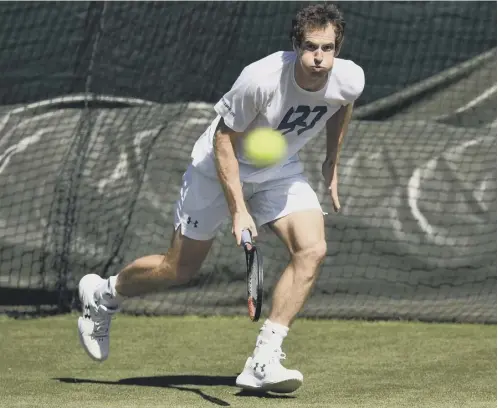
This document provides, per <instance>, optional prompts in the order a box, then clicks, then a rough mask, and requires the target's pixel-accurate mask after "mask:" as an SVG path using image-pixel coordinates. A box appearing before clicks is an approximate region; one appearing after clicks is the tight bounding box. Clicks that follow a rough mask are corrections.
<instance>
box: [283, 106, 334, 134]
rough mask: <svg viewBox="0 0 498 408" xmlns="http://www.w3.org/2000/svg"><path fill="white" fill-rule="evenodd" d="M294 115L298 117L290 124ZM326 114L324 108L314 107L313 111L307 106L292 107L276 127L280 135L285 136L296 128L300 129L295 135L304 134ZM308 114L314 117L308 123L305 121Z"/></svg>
mask: <svg viewBox="0 0 498 408" xmlns="http://www.w3.org/2000/svg"><path fill="white" fill-rule="evenodd" d="M294 113H295V114H299V116H297V117H296V118H295V119H294V120H293V121H291V122H290V121H289V120H290V118H291V117H292V115H293V114H294ZM326 113H327V107H326V106H315V107H314V108H313V110H311V108H310V107H309V106H305V105H299V106H298V107H297V108H296V109H294V107H292V108H290V109H289V110H288V111H287V113H286V114H285V116H284V118H283V119H282V122H280V125H278V128H277V130H280V131H282V133H283V134H284V135H285V134H287V133H289V132H292V131H294V129H295V128H296V126H297V127H300V128H301V129H299V130H298V131H297V134H298V135H300V134H301V133H303V132H306V131H307V130H310V129H311V128H313V126H315V125H316V123H317V122H318V121H319V120H320V119H321V118H322V116H323V115H325V114H326ZM310 114H313V115H314V117H313V118H312V119H311V120H310V121H309V123H308V121H307V120H306V119H308V116H309V115H310Z"/></svg>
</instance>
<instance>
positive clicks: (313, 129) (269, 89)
mask: <svg viewBox="0 0 498 408" xmlns="http://www.w3.org/2000/svg"><path fill="white" fill-rule="evenodd" d="M295 62H296V53H295V52H293V51H290V52H288V51H279V52H276V53H274V54H270V55H269V56H267V57H265V58H263V59H260V60H258V61H256V62H254V63H252V64H250V65H248V66H246V67H245V68H244V70H243V71H242V73H241V74H240V76H239V77H238V78H237V80H236V81H235V83H234V85H233V86H232V89H231V90H230V91H229V92H228V93H226V94H225V95H224V96H223V97H222V98H221V100H220V101H219V102H218V103H217V104H216V105H215V107H214V110H215V111H216V113H217V114H218V115H217V117H216V118H215V119H214V120H213V122H212V123H211V125H210V126H209V127H208V128H207V129H206V131H205V132H204V133H203V134H202V135H201V137H200V138H199V139H198V140H197V142H196V143H195V146H194V148H193V151H192V164H193V166H194V167H196V168H197V169H199V170H200V171H202V172H203V173H205V174H206V175H207V176H209V177H214V178H216V177H217V173H216V166H215V161H214V149H213V138H214V133H215V130H216V127H217V125H218V122H219V120H220V117H223V118H224V121H225V124H226V125H227V126H228V127H230V128H231V129H233V130H234V131H236V132H244V133H245V134H247V133H248V132H249V131H250V130H251V129H254V128H257V127H271V128H273V129H279V130H280V131H281V132H282V133H283V134H284V136H285V138H286V139H287V144H288V145H287V155H286V157H285V158H284V159H283V160H282V161H281V162H280V163H278V164H276V165H274V166H271V167H266V168H263V169H261V168H257V167H254V166H252V165H251V164H250V163H249V162H248V161H247V160H246V159H245V158H244V155H243V150H242V148H241V147H242V143H243V138H244V137H245V136H244V135H243V136H241V137H240V138H239V140H238V146H237V149H236V156H237V159H238V162H239V171H240V180H241V181H243V182H251V183H261V182H263V181H267V180H272V179H278V178H283V177H288V176H292V175H295V174H299V173H301V172H302V171H303V166H302V164H301V162H300V161H299V158H298V155H297V153H298V152H299V150H300V149H301V148H302V147H303V146H304V145H305V144H306V143H307V142H308V141H310V140H311V139H312V138H314V137H315V136H316V135H317V134H318V133H319V132H320V131H321V130H322V129H323V128H324V127H325V124H326V122H327V119H329V118H330V117H331V116H332V115H333V114H334V113H336V112H337V111H338V110H339V109H340V107H341V106H342V105H348V104H350V103H352V102H354V101H355V100H356V99H357V98H358V97H359V96H360V94H361V93H362V91H363V87H364V85H365V76H364V73H363V69H362V68H361V67H360V66H358V65H356V64H355V63H354V62H352V61H349V60H343V59H340V58H335V61H334V66H333V68H332V70H331V71H330V74H329V78H328V81H327V84H326V85H325V86H324V87H323V88H322V89H321V90H319V91H316V92H309V91H306V90H304V89H302V88H301V87H299V86H298V85H297V83H296V80H295V77H294V67H295Z"/></svg>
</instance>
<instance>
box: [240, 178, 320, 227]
mask: <svg viewBox="0 0 498 408" xmlns="http://www.w3.org/2000/svg"><path fill="white" fill-rule="evenodd" d="M255 190H256V191H255V193H254V194H253V195H252V196H251V197H250V198H249V200H248V204H249V207H250V210H251V214H252V216H253V218H254V221H255V222H256V225H257V226H258V227H259V226H261V225H264V224H268V223H270V222H272V221H275V220H278V219H280V218H283V217H286V216H287V215H290V214H294V213H299V212H303V211H305V212H307V211H310V210H311V211H313V212H319V213H320V214H323V212H322V206H321V205H320V202H319V200H318V197H317V195H316V193H315V191H314V190H313V188H312V187H311V186H310V184H309V183H308V180H307V179H306V178H305V177H304V176H303V175H296V176H292V177H287V178H284V179H279V180H271V181H266V182H264V183H262V184H260V185H257V186H256V188H255Z"/></svg>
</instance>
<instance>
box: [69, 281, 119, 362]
mask: <svg viewBox="0 0 498 408" xmlns="http://www.w3.org/2000/svg"><path fill="white" fill-rule="evenodd" d="M103 280H104V279H102V278H101V277H100V276H98V275H95V274H89V275H85V276H83V278H81V280H80V283H79V287H78V289H79V296H80V301H81V304H82V308H83V313H82V316H81V317H79V318H78V333H79V337H80V343H81V345H82V346H83V348H84V349H85V351H86V352H87V354H88V355H89V356H90V357H91V358H93V359H94V360H96V361H104V360H105V359H107V357H108V356H109V329H110V326H111V316H112V314H113V313H115V312H116V309H109V308H107V307H105V306H104V305H101V304H98V301H97V300H96V299H95V291H96V289H97V287H98V285H99V284H101V283H102V281H103Z"/></svg>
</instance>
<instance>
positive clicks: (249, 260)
mask: <svg viewBox="0 0 498 408" xmlns="http://www.w3.org/2000/svg"><path fill="white" fill-rule="evenodd" d="M242 246H243V247H244V251H245V253H246V265H247V308H248V310H249V317H250V318H251V320H252V321H253V322H257V321H258V320H259V316H260V315H261V307H262V305H263V257H262V256H261V252H259V250H258V248H257V247H256V245H255V244H254V243H253V241H252V236H251V232H250V231H249V230H244V231H242Z"/></svg>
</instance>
